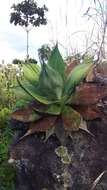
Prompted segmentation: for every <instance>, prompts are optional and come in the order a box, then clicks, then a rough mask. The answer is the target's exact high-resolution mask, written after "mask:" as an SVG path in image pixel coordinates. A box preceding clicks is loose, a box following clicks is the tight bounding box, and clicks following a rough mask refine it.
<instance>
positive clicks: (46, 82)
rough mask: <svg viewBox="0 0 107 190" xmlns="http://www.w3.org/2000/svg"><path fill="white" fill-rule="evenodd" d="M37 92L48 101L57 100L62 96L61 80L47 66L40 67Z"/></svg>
mask: <svg viewBox="0 0 107 190" xmlns="http://www.w3.org/2000/svg"><path fill="white" fill-rule="evenodd" d="M38 84H39V85H38V91H39V92H41V94H42V95H43V96H45V97H47V98H48V99H50V100H55V101H56V100H59V99H61V96H62V90H63V80H62V78H61V76H60V75H59V74H58V72H57V71H55V70H54V69H53V68H51V67H50V66H49V65H47V64H43V65H42V70H41V74H40V78H39V82H38Z"/></svg>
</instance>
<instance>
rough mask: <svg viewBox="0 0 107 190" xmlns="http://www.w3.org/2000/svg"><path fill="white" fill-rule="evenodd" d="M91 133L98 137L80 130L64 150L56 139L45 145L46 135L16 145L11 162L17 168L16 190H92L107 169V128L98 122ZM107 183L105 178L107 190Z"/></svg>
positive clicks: (94, 122) (51, 138) (11, 148)
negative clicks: (97, 179)
mask: <svg viewBox="0 0 107 190" xmlns="http://www.w3.org/2000/svg"><path fill="white" fill-rule="evenodd" d="M88 129H89V130H90V131H91V133H93V135H94V137H92V136H91V135H89V134H88V133H86V132H84V131H82V130H79V131H77V132H73V133H72V138H70V137H69V138H68V139H67V143H66V145H63V146H61V144H60V142H59V141H58V139H57V137H56V136H55V135H52V136H51V137H50V138H49V139H48V140H47V141H46V142H44V139H43V138H44V134H42V133H39V134H37V135H32V136H28V137H26V138H24V139H23V140H21V141H19V142H18V143H13V144H12V145H11V146H10V150H9V159H13V161H14V163H15V165H16V170H17V178H16V190H90V189H91V186H92V184H93V182H94V180H95V179H96V178H97V177H98V176H99V175H100V174H101V172H103V171H104V170H106V169H107V125H106V124H105V123H103V122H102V120H101V119H97V120H94V121H91V122H88ZM17 136H18V135H17ZM15 142H16V140H15ZM58 150H60V152H58ZM102 179H103V178H102ZM106 181H107V176H104V181H101V183H102V184H103V186H104V189H105V190H106V189H107V182H106ZM98 188H99V189H101V187H100V186H98ZM98 188H96V190H99V189H98Z"/></svg>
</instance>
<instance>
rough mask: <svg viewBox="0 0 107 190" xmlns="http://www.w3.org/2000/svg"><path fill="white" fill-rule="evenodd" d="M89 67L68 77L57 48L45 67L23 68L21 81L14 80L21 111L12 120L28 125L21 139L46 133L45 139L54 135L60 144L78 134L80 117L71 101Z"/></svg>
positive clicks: (16, 112) (65, 66)
mask: <svg viewBox="0 0 107 190" xmlns="http://www.w3.org/2000/svg"><path fill="white" fill-rule="evenodd" d="M91 67H92V63H90V62H89V63H81V64H79V65H77V66H76V67H75V68H74V69H72V70H71V71H69V73H67V72H66V71H67V65H66V64H65V63H64V61H63V59H62V56H61V54H60V52H59V50H58V46H57V45H56V46H55V48H54V49H53V51H52V53H51V56H50V58H49V60H48V63H47V64H46V63H43V64H42V66H41V69H40V68H39V66H38V65H35V64H33V65H32V64H26V65H23V70H24V80H23V81H21V80H20V79H17V81H18V84H19V86H20V87H17V88H16V89H15V91H16V94H17V96H19V99H23V101H20V100H19V102H18V105H20V107H21V108H20V109H17V110H16V111H15V112H13V113H12V118H13V119H16V120H19V121H22V122H28V123H29V129H28V131H27V132H26V133H25V135H24V136H23V137H22V138H24V137H25V136H27V135H31V134H34V133H38V132H45V133H46V138H48V137H49V135H50V134H53V133H54V134H56V136H57V137H58V139H59V140H60V142H61V143H62V144H63V143H64V142H65V140H66V137H67V136H68V135H69V134H70V132H71V131H77V130H79V126H80V122H81V115H80V114H79V113H78V112H77V111H75V110H74V109H73V107H72V101H71V97H72V96H73V95H74V94H75V89H76V87H77V86H78V85H79V84H80V83H81V82H82V81H83V80H84V79H85V78H86V76H87V74H88V72H89V70H90V68H91Z"/></svg>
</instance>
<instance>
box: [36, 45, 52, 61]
mask: <svg viewBox="0 0 107 190" xmlns="http://www.w3.org/2000/svg"><path fill="white" fill-rule="evenodd" d="M50 54H51V48H50V47H49V45H48V44H44V45H42V46H41V48H39V49H38V56H39V60H40V62H41V63H43V62H46V61H47V60H48V58H49V56H50Z"/></svg>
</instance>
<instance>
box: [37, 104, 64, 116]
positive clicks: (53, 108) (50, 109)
mask: <svg viewBox="0 0 107 190" xmlns="http://www.w3.org/2000/svg"><path fill="white" fill-rule="evenodd" d="M34 109H35V110H36V111H37V112H39V113H48V114H52V115H59V114H60V113H61V107H60V105H58V104H51V105H44V104H38V103H36V102H35V104H34Z"/></svg>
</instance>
